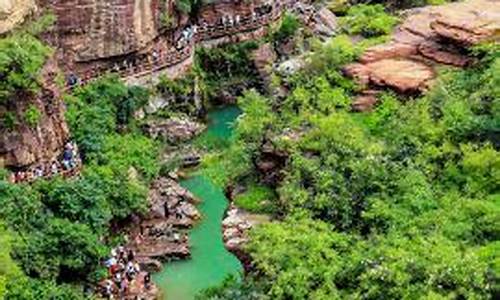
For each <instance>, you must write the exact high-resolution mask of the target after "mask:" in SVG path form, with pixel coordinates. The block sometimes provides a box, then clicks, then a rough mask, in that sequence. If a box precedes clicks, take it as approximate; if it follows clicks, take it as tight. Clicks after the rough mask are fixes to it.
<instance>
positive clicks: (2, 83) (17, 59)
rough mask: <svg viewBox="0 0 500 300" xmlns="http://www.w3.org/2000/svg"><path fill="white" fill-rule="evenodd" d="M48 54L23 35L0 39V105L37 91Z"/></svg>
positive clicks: (43, 46) (42, 47)
mask: <svg viewBox="0 0 500 300" xmlns="http://www.w3.org/2000/svg"><path fill="white" fill-rule="evenodd" d="M49 54H50V49H49V48H48V47H46V46H45V45H43V44H42V42H40V41H39V40H38V39H37V38H35V37H33V36H32V35H29V34H26V33H16V34H14V35H11V36H7V37H5V38H1V39H0V104H2V103H5V102H6V101H8V100H9V98H12V97H13V96H14V94H15V93H18V92H36V91H37V89H38V82H37V81H38V78H37V77H38V74H39V71H40V70H41V68H42V67H43V65H44V64H45V60H46V59H47V57H48V56H49Z"/></svg>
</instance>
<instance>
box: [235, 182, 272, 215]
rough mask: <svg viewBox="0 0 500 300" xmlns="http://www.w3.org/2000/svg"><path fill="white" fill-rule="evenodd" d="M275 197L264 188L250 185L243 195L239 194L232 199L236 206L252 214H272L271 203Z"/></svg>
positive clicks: (270, 191) (269, 190)
mask: <svg viewBox="0 0 500 300" xmlns="http://www.w3.org/2000/svg"><path fill="white" fill-rule="evenodd" d="M275 197H276V196H275V195H274V192H273V190H272V189H270V188H268V187H266V186H260V185H257V184H252V185H249V186H247V189H246V191H245V192H244V193H242V194H239V195H237V196H236V198H235V199H234V204H236V206H238V207H240V208H243V209H244V210H247V211H249V212H254V213H270V212H272V206H271V205H272V203H274V199H275Z"/></svg>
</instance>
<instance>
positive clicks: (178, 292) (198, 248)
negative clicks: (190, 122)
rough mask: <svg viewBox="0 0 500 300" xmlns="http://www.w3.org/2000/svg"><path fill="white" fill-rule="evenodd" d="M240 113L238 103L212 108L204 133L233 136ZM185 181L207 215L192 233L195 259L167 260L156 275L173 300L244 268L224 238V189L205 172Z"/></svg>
mask: <svg viewBox="0 0 500 300" xmlns="http://www.w3.org/2000/svg"><path fill="white" fill-rule="evenodd" d="M239 114H240V110H239V109H238V108H237V107H235V106H228V107H224V108H221V109H217V110H214V111H212V112H210V113H209V115H208V117H209V124H208V129H207V131H206V132H205V133H204V134H205V135H210V136H211V137H214V138H217V139H223V140H226V141H227V140H229V139H230V138H231V134H232V126H231V124H232V123H233V122H234V120H235V119H236V118H237V117H238V115H239ZM181 184H182V186H184V187H186V188H187V189H188V190H190V191H191V192H192V193H193V194H194V195H195V196H197V197H198V198H199V199H201V200H202V203H201V204H200V205H199V206H198V209H199V210H200V212H201V213H202V215H203V217H202V220H201V222H200V223H199V224H198V225H197V226H195V227H194V228H193V230H191V232H190V234H189V236H190V243H191V259H189V260H184V261H175V262H171V263H168V264H165V266H164V269H163V271H162V272H160V273H158V274H156V275H155V276H154V280H155V282H156V283H157V284H158V285H159V286H160V288H161V289H162V291H163V294H164V298H165V299H169V300H192V299H194V298H195V296H196V294H198V293H199V292H200V291H201V290H204V289H206V288H209V287H212V286H215V285H217V284H219V283H221V282H222V281H223V280H224V278H226V277H227V276H228V275H230V274H233V275H237V274H240V273H241V271H242V265H241V263H240V261H239V260H238V259H237V258H236V257H235V256H234V255H233V254H231V253H230V252H228V251H227V250H226V248H225V247H224V243H223V241H222V232H221V222H222V217H223V215H224V211H225V210H226V207H227V205H228V200H227V199H226V197H225V196H224V193H223V192H222V190H221V189H220V188H219V187H217V186H215V185H214V184H212V182H211V181H210V180H209V179H208V178H206V177H203V176H193V177H191V178H189V179H186V180H184V181H182V182H181Z"/></svg>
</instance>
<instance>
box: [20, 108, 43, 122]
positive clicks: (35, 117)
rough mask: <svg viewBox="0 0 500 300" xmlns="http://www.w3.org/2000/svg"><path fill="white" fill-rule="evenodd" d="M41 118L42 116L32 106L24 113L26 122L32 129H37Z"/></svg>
mask: <svg viewBox="0 0 500 300" xmlns="http://www.w3.org/2000/svg"><path fill="white" fill-rule="evenodd" d="M41 117H42V114H41V113H40V111H39V110H38V108H37V107H36V106H34V105H30V106H29V107H28V109H27V110H26V111H25V112H24V120H25V121H26V123H27V124H28V125H29V126H30V127H36V125H38V122H40V118H41Z"/></svg>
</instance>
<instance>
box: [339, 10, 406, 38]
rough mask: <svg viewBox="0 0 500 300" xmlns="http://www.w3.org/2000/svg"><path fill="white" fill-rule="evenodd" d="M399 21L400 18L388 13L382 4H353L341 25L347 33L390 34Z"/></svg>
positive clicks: (369, 35)
mask: <svg viewBox="0 0 500 300" xmlns="http://www.w3.org/2000/svg"><path fill="white" fill-rule="evenodd" d="M397 22H398V19H397V18H396V17H394V16H391V15H389V14H387V13H386V12H385V9H384V6H382V5H381V4H376V5H366V4H360V5H355V6H352V7H351V8H349V10H348V11H347V16H345V17H343V18H342V19H341V25H342V27H343V28H344V30H345V31H346V32H347V33H349V34H361V35H363V36H364V37H374V36H380V35H385V34H389V33H390V32H391V31H392V28H393V27H394V26H395V25H396V24H397Z"/></svg>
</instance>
